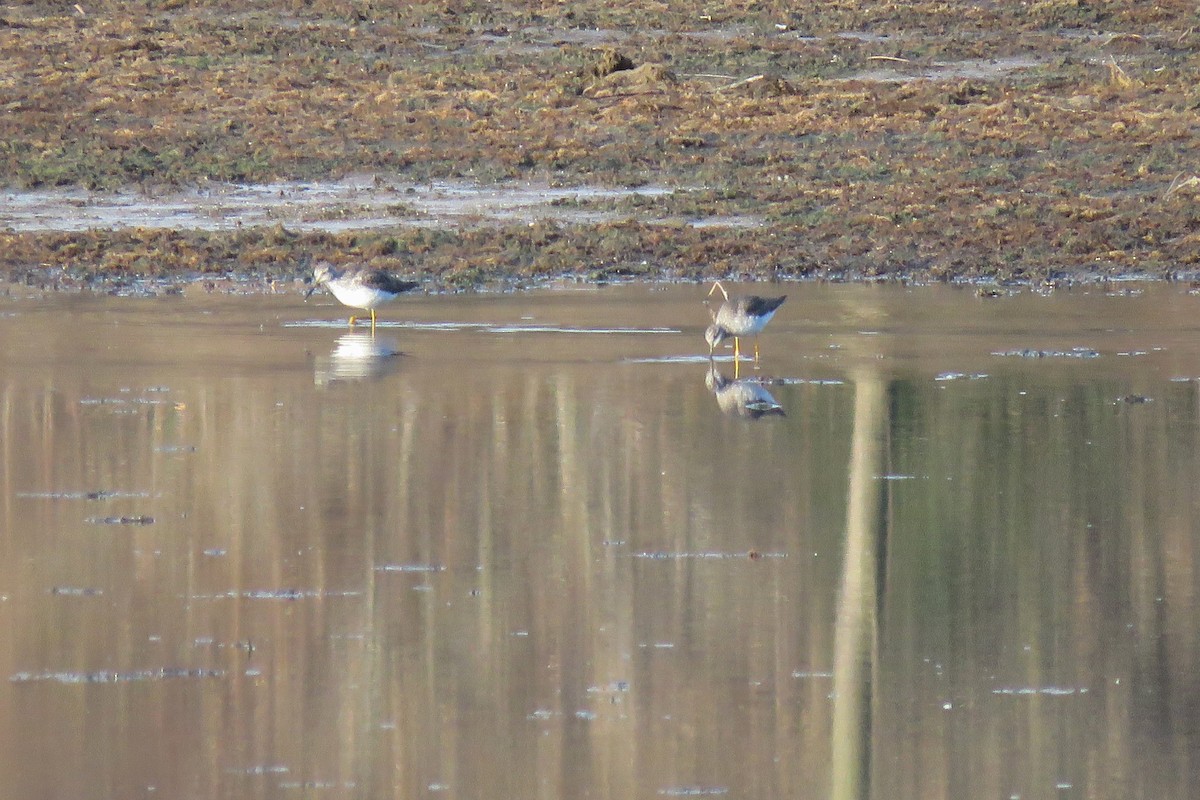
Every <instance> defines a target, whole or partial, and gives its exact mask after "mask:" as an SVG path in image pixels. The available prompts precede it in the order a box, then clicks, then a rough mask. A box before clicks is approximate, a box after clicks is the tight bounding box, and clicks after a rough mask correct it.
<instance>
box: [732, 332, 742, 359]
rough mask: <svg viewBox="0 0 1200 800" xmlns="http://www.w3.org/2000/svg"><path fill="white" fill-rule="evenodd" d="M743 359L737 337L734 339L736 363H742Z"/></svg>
mask: <svg viewBox="0 0 1200 800" xmlns="http://www.w3.org/2000/svg"><path fill="white" fill-rule="evenodd" d="M741 358H742V348H741V343H740V342H739V341H738V337H736V336H735V337H733V360H734V362H735V363H736V362H737V361H740V360H741Z"/></svg>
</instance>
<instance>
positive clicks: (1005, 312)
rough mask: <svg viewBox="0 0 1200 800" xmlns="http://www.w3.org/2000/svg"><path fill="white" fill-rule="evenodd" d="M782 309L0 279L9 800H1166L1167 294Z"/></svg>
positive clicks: (1180, 548)
mask: <svg viewBox="0 0 1200 800" xmlns="http://www.w3.org/2000/svg"><path fill="white" fill-rule="evenodd" d="M780 291H786V292H787V293H788V294H789V300H788V302H787V304H785V305H784V306H783V308H782V309H781V311H780V312H779V314H778V315H777V316H776V318H775V320H774V321H773V322H772V323H771V325H770V326H769V327H768V329H767V331H766V332H765V333H764V335H763V336H762V338H761V346H762V362H761V369H760V370H758V371H755V370H754V369H753V368H752V366H751V365H749V364H745V365H743V366H741V367H740V369H739V373H740V377H741V378H747V377H749V378H753V379H769V382H767V384H766V385H761V384H760V383H741V384H738V383H735V382H733V377H734V367H733V364H732V363H731V362H730V360H729V353H728V351H726V352H724V353H722V354H721V358H720V359H719V360H718V361H717V363H716V366H715V369H716V371H717V373H718V374H717V375H710V367H709V364H708V360H707V357H706V356H707V352H706V351H707V346H706V345H705V344H704V342H703V338H702V331H703V328H704V326H705V324H706V323H707V313H706V311H705V307H704V306H703V305H702V304H701V298H702V297H703V294H704V289H703V288H700V287H696V286H673V287H667V288H659V287H640V286H639V287H613V288H603V289H564V290H556V291H549V290H548V291H539V292H531V293H527V294H516V295H487V296H466V297H460V296H453V297H450V296H447V297H410V298H405V299H403V300H401V301H399V302H397V303H396V304H394V305H392V306H389V307H386V308H385V309H384V310H383V311H382V312H381V314H380V319H381V325H380V326H379V328H378V329H377V331H376V334H375V337H374V338H373V339H372V338H371V337H370V335H369V334H368V333H366V332H365V331H363V330H361V329H360V331H359V332H356V333H348V332H347V330H346V328H345V327H344V325H345V317H346V310H345V309H343V308H342V307H341V306H338V305H336V304H334V302H333V301H332V299H330V298H328V297H325V298H323V299H319V300H318V298H317V297H314V300H313V301H311V302H309V303H308V304H305V303H303V302H302V301H301V299H300V297H299V296H298V295H285V296H259V297H249V298H245V297H228V296H210V295H206V294H203V293H202V292H200V291H196V292H189V293H187V294H185V295H184V296H182V297H168V298H157V299H128V298H125V299H115V298H99V297H80V296H51V297H49V298H32V299H7V300H3V301H0V525H2V530H0V555H2V559H0V677H3V678H5V679H6V680H4V681H3V682H2V683H0V718H2V719H3V720H4V724H3V726H0V796H4V797H28V798H41V797H45V798H60V797H61V798H76V799H83V798H114V797H122V798H128V797H163V798H211V797H221V798H288V797H306V798H307V797H321V798H324V797H328V798H381V797H395V798H414V797H431V798H438V797H446V798H567V797H594V798H658V797H692V796H728V797H739V798H797V797H799V798H807V797H812V798H829V797H836V798H857V797H875V798H913V799H914V800H916V799H918V798H920V799H921V800H927V799H928V798H947V799H948V800H949V799H951V798H954V799H957V798H1076V797H1078V798H1085V797H1086V798H1176V797H1178V798H1184V797H1189V796H1192V795H1191V793H1190V792H1191V787H1192V786H1194V785H1196V784H1197V782H1198V781H1200V750H1198V745H1200V663H1198V661H1200V613H1197V612H1198V611H1200V609H1198V608H1197V593H1198V591H1200V508H1198V505H1197V499H1196V494H1197V493H1196V487H1197V486H1198V485H1200V392H1198V388H1200V383H1198V380H1200V322H1198V321H1197V320H1198V312H1200V297H1195V296H1192V295H1190V294H1188V293H1187V292H1186V291H1185V290H1183V289H1181V288H1178V287H1168V286H1147V287H1136V286H1135V287H1130V288H1127V289H1125V290H1123V291H1122V292H1120V293H1119V294H1106V293H1105V292H1104V291H1102V290H1100V289H1092V290H1086V291H1083V290H1078V291H1070V292H1057V293H1055V294H1053V295H1050V296H1039V295H1035V294H1031V293H1023V294H1017V295H1014V296H1010V297H1003V298H998V299H987V300H985V299H980V298H977V297H976V296H975V295H974V293H973V292H970V291H966V290H954V289H947V288H916V289H904V288H898V287H869V286H816V285H791V286H786V287H783V288H781V289H780ZM747 402H749V404H750V405H749V406H747ZM777 412H782V413H777Z"/></svg>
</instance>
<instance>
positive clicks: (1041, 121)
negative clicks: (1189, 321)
mask: <svg viewBox="0 0 1200 800" xmlns="http://www.w3.org/2000/svg"><path fill="white" fill-rule="evenodd" d="M1196 22H1197V20H1196V16H1195V11H1194V9H1191V8H1190V7H1185V6H1183V5H1178V6H1176V5H1173V4H1165V5H1164V4H1156V5H1155V6H1153V7H1145V8H1143V7H1141V6H1140V4H1139V5H1138V6H1137V7H1134V6H1129V5H1124V4H1106V3H1091V4H1088V3H1083V2H1077V1H1076V0H1049V1H1048V2H1038V3H1033V4H1026V5H1024V6H1020V7H1014V8H1012V9H1007V8H1005V7H1000V6H998V5H996V4H975V3H917V4H911V5H908V6H906V7H905V9H904V10H903V13H901V11H899V10H897V7H896V6H895V4H885V3H871V2H863V3H853V4H844V5H842V4H832V5H825V6H822V7H821V8H813V9H803V10H800V11H796V10H794V9H791V8H788V7H784V6H779V7H775V6H772V5H770V4H768V5H766V6H763V7H761V8H756V10H754V11H748V10H746V9H745V8H744V7H743V6H741V5H740V4H725V5H722V4H717V5H715V6H714V5H712V4H691V3H683V4H672V5H671V6H670V8H669V9H666V10H662V9H660V10H657V11H640V12H636V13H635V12H633V11H629V10H622V9H617V8H605V9H601V10H597V9H593V8H591V7H588V6H583V5H579V6H572V5H570V4H554V5H546V6H537V5H535V6H529V5H528V4H505V3H499V4H488V5H487V6H486V7H476V6H473V5H470V4H443V5H437V6H418V5H413V6H405V7H403V8H402V9H393V8H384V7H380V6H377V5H376V4H373V3H351V4H345V3H341V4H335V3H332V2H324V1H323V0H314V2H311V3H303V4H302V3H293V2H284V1H282V0H279V1H277V2H272V3H268V4H265V5H259V6H256V9H255V10H254V11H251V12H247V11H245V10H244V8H242V7H240V6H239V7H234V6H233V5H228V6H226V5H223V4H220V3H218V4H206V5H205V6H204V7H202V8H193V7H190V6H188V5H186V4H183V3H177V2H166V3H161V4H157V5H154V6H153V7H152V8H151V9H150V10H149V11H148V12H147V11H145V9H142V10H140V11H138V12H137V13H135V12H134V11H131V10H130V9H128V8H127V6H126V4H122V3H116V2H98V3H86V4H80V5H79V6H77V7H75V8H74V9H69V8H68V9H64V8H63V7H61V6H60V5H57V4H49V3H32V4H23V5H20V6H0V52H2V53H3V54H4V56H3V61H4V67H5V70H4V74H5V75H6V76H8V77H7V78H6V80H4V81H3V82H0V187H2V188H0V277H3V278H6V279H7V280H8V281H9V282H10V284H18V285H23V286H33V287H38V288H40V289H51V290H54V289H62V290H74V289H80V288H89V287H90V288H96V289H99V290H114V289H115V290H122V289H125V288H127V287H129V286H135V285H163V286H180V285H186V284H189V283H192V282H195V281H200V282H202V283H203V282H208V283H210V284H212V285H214V286H217V285H263V286H269V285H275V286H279V285H284V284H288V283H291V282H294V281H296V280H298V279H301V278H302V277H303V276H304V274H305V272H306V269H307V265H308V264H309V263H310V262H311V261H313V260H317V259H329V260H331V261H334V262H335V263H347V262H352V261H354V262H368V263H371V264H374V265H377V266H383V267H386V268H389V269H392V270H395V271H396V272H399V273H402V274H404V275H406V276H410V277H415V278H418V279H421V280H422V281H423V282H424V283H425V284H426V285H427V286H428V287H429V288H430V290H433V291H444V290H451V291H453V290H464V289H478V288H510V287H519V286H529V285H540V284H544V283H547V282H551V281H555V280H562V279H567V280H579V281H592V282H599V281H614V280H703V279H707V278H713V277H736V278H742V279H753V280H772V279H784V278H788V279H792V278H801V279H805V278H808V279H824V280H905V281H934V282H946V281H949V282H963V283H972V282H976V283H985V284H999V285H1007V284H1016V285H1062V284H1070V283H1075V282H1099V281H1107V280H1118V279H1128V278H1131V277H1136V278H1145V279H1153V280H1163V279H1165V280H1193V279H1194V278H1195V274H1196V271H1197V269H1198V267H1197V263H1198V255H1197V251H1198V248H1197V244H1200V204H1198V203H1197V191H1200V177H1198V176H1197V168H1196V165H1195V164H1194V163H1193V159H1192V156H1193V154H1194V152H1195V145H1196V143H1197V136H1198V134H1200V123H1197V117H1196V109H1197V108H1200V88H1198V87H1200V33H1197V26H1196V24H1195V23H1196ZM363 176H369V177H368V178H367V179H366V180H367V181H368V185H367V186H366V187H365V188H364V187H363V186H361V185H360V184H356V183H355V181H361V180H362V179H363ZM346 185H350V186H354V187H356V188H355V191H356V192H359V193H360V194H359V195H357V196H356V195H354V194H342V195H335V196H332V197H327V198H318V199H317V200H315V201H313V202H308V200H310V199H311V197H309V196H307V195H305V193H306V192H309V189H306V188H304V187H330V186H334V187H337V186H343V187H344V186H346ZM297 187H299V188H297ZM422 187H429V190H430V191H425V189H423V188H422ZM435 187H442V188H443V189H444V188H445V187H457V188H458V189H461V188H462V187H468V189H467V190H466V191H467V192H468V193H469V194H473V196H475V197H485V196H489V195H490V197H491V201H490V204H488V203H485V204H484V205H483V206H480V207H476V208H473V209H469V210H466V211H461V212H459V211H455V212H447V211H445V210H440V211H439V210H436V208H435V207H434V206H432V205H431V203H432V200H431V199H430V198H431V196H432V194H434V192H433V189H434V188H435ZM514 187H517V188H516V189H514ZM521 187H525V188H524V189H521ZM530 187H533V191H534V192H535V194H539V193H540V199H537V200H536V201H533V202H531V201H530V198H529V197H528V196H523V195H521V194H520V191H526V192H527V191H528V190H529V188H530ZM456 190H457V189H456ZM518 190H520V191H518ZM239 193H240V195H239ZM310 194H311V192H310ZM301 195H305V197H307V199H305V200H304V202H299V201H297V200H296V198H297V197H299V196H301ZM276 196H277V197H276ZM213 197H217V198H218V199H217V201H216V202H208V203H207V205H205V202H200V200H201V199H204V198H208V201H211V199H212V198H213ZM180 198H184V199H188V198H190V200H188V202H186V203H184V204H183V206H178V204H177V201H179V199H180ZM221 198H226V199H230V198H232V200H230V202H223V201H222V200H221ZM272 198H274V199H272ZM302 199H304V198H302ZM31 202H32V203H34V204H35V205H36V203H38V202H41V203H43V204H44V205H43V206H42V207H41V209H40V211H37V212H35V213H33V215H32V216H30V215H28V214H27V215H26V216H24V217H22V216H21V214H22V213H24V212H23V210H22V208H23V207H24V206H25V205H28V204H29V203H31ZM459 202H460V203H461V202H465V201H463V200H462V198H459ZM289 203H290V204H291V205H290V206H289ZM238 204H240V205H241V209H240V211H239V210H237V209H236V208H234V210H233V211H231V210H230V208H231V207H236V206H237V205H238ZM168 208H176V210H177V212H178V213H177V214H176V216H174V217H172V216H171V215H170V214H167V213H162V214H160V215H159V216H155V213H154V212H156V211H163V210H164V209H168ZM197 208H199V209H200V211H199V213H198V214H193V213H192V212H193V211H195V210H196V209H197ZM431 209H434V210H431ZM101 212H103V213H101ZM38 213H40V214H41V220H42V221H41V223H39V222H38V217H37V214H38ZM89 214H94V217H89ZM189 215H190V216H189Z"/></svg>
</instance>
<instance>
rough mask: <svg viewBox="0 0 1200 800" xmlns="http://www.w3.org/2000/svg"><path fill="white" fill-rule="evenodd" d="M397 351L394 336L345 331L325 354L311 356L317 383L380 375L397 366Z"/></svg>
mask: <svg viewBox="0 0 1200 800" xmlns="http://www.w3.org/2000/svg"><path fill="white" fill-rule="evenodd" d="M399 355H401V353H400V350H399V348H398V346H397V344H396V341H395V340H394V339H387V338H376V336H375V334H373V333H355V332H351V333H344V334H342V335H341V336H339V337H338V339H337V344H335V345H334V347H333V351H332V352H331V353H330V354H329V355H328V356H318V357H317V358H316V359H314V368H313V377H314V380H315V382H316V384H317V386H330V385H332V384H334V383H338V382H340V381H362V380H374V379H378V378H382V377H383V376H384V375H387V374H390V373H392V372H394V371H395V370H396V369H397V366H398V364H399V360H398V358H397V357H398V356H399Z"/></svg>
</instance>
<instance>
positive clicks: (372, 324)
mask: <svg viewBox="0 0 1200 800" xmlns="http://www.w3.org/2000/svg"><path fill="white" fill-rule="evenodd" d="M371 333H372V334H374V333H375V309H373V308H372V309H371Z"/></svg>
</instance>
